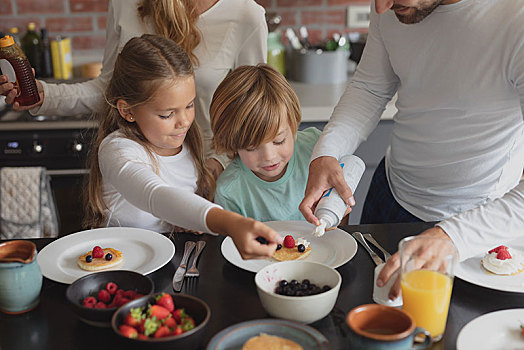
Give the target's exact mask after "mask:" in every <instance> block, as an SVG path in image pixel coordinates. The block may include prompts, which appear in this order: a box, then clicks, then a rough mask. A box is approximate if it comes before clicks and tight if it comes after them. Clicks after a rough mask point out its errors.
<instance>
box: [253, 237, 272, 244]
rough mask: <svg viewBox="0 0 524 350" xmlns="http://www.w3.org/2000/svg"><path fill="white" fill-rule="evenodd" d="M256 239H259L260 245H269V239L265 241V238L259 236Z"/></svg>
mask: <svg viewBox="0 0 524 350" xmlns="http://www.w3.org/2000/svg"><path fill="white" fill-rule="evenodd" d="M256 239H257V241H258V243H260V244H269V242H268V241H267V239H265V238H264V237H261V236H258V237H257V238H256Z"/></svg>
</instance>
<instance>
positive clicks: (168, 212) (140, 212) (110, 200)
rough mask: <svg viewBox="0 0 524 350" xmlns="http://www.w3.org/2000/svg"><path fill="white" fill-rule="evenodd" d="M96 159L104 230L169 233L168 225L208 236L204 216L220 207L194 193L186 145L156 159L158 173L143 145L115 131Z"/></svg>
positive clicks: (194, 176)
mask: <svg viewBox="0 0 524 350" xmlns="http://www.w3.org/2000/svg"><path fill="white" fill-rule="evenodd" d="M98 158H99V162H98V163H99V166H100V171H101V173H102V193H103V198H104V202H105V204H106V206H107V207H108V211H107V217H108V226H129V227H138V228H144V229H148V230H152V231H155V232H168V231H170V230H171V226H170V225H169V224H172V225H176V226H179V227H182V228H186V229H191V230H194V231H202V232H211V231H210V230H209V228H208V227H207V225H206V216H207V213H208V212H209V210H210V209H211V208H215V207H217V208H220V206H218V205H216V204H214V203H211V202H209V201H208V200H206V199H204V198H202V197H200V196H199V195H197V194H195V191H196V189H197V177H198V173H197V170H196V167H195V163H194V161H193V157H192V156H191V152H189V150H188V148H187V147H186V146H185V144H184V145H183V146H182V150H181V151H180V153H178V154H176V155H174V156H170V157H162V156H158V155H155V158H156V161H157V163H158V173H156V172H155V169H156V167H155V164H154V162H153V161H152V159H151V157H150V156H149V154H148V153H147V151H146V150H145V149H144V147H143V146H141V145H140V144H139V143H137V142H135V141H133V140H130V139H128V138H125V137H123V136H122V135H121V133H120V132H119V131H115V132H113V133H112V134H110V135H108V136H107V137H106V138H105V139H104V140H103V141H102V143H101V144H100V148H99V151H98Z"/></svg>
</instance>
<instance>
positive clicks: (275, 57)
mask: <svg viewBox="0 0 524 350" xmlns="http://www.w3.org/2000/svg"><path fill="white" fill-rule="evenodd" d="M280 36H281V35H280V31H279V30H276V31H274V32H269V33H268V36H267V64H269V65H270V66H271V67H273V68H275V69H276V70H278V71H279V72H280V73H281V74H282V75H284V76H285V75H286V49H285V47H284V45H283V44H282V41H280Z"/></svg>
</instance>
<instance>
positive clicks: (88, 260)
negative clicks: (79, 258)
mask: <svg viewBox="0 0 524 350" xmlns="http://www.w3.org/2000/svg"><path fill="white" fill-rule="evenodd" d="M91 261H93V257H92V256H91V255H88V256H86V262H88V263H90V262H91Z"/></svg>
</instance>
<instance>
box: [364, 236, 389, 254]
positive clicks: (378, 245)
mask: <svg viewBox="0 0 524 350" xmlns="http://www.w3.org/2000/svg"><path fill="white" fill-rule="evenodd" d="M363 236H364V238H365V239H367V240H368V241H369V242H370V243H371V244H373V245H374V246H375V247H377V248H378V249H379V250H380V251H381V252H382V254H384V260H386V261H388V259H389V258H391V254H389V253H388V252H387V251H386V250H385V249H384V248H382V246H381V245H380V244H378V242H377V241H375V239H374V238H373V236H372V235H371V234H370V233H364V235H363Z"/></svg>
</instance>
